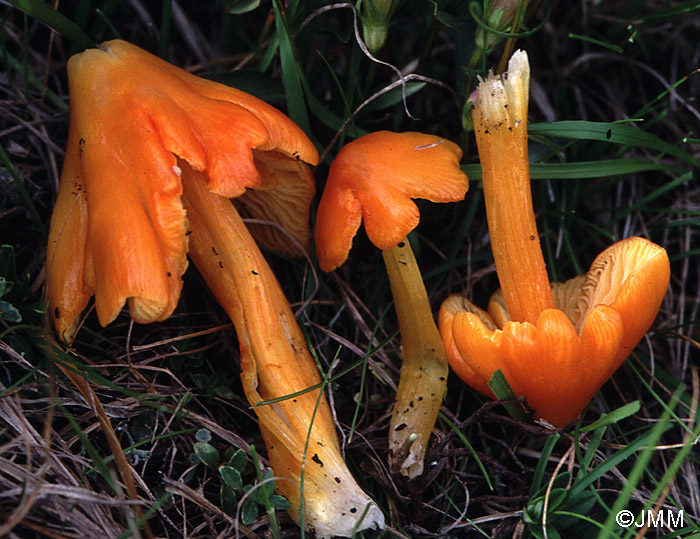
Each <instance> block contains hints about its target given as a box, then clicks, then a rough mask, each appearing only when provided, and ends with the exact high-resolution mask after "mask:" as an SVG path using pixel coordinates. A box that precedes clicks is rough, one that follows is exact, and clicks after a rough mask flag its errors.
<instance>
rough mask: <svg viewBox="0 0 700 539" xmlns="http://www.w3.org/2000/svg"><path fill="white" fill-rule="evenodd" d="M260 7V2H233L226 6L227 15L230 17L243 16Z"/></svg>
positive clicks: (244, 0) (242, 0)
mask: <svg viewBox="0 0 700 539" xmlns="http://www.w3.org/2000/svg"><path fill="white" fill-rule="evenodd" d="M259 5H260V0H233V2H231V3H230V4H229V5H228V6H226V13H229V14H230V15H243V14H244V13H249V12H251V11H253V10H254V9H256V8H257V7H258V6H259Z"/></svg>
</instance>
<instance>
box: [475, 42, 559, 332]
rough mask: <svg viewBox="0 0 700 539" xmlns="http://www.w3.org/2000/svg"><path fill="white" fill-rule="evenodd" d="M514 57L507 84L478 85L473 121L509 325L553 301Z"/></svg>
mask: <svg viewBox="0 0 700 539" xmlns="http://www.w3.org/2000/svg"><path fill="white" fill-rule="evenodd" d="M516 54H518V57H515V56H514V58H515V59H516V63H515V66H513V65H512V64H513V63H512V62H511V65H509V71H508V76H507V78H503V79H502V78H500V77H495V76H493V75H492V74H490V75H489V77H488V78H487V79H486V81H484V82H482V83H481V84H480V85H479V87H478V88H477V92H478V97H477V100H476V103H475V107H474V113H473V117H474V131H475V134H476V143H477V147H478V149H479V159H480V160H481V168H482V172H483V182H484V200H485V203H486V217H487V220H488V226H489V234H490V236H491V248H492V250H493V257H494V260H495V262H496V271H497V273H498V279H499V281H500V283H501V289H502V290H503V296H504V298H505V302H506V306H507V307H508V312H509V314H510V319H511V320H513V321H515V322H531V323H533V324H534V323H536V322H537V318H538V317H539V315H540V313H541V312H542V311H543V310H545V309H549V308H552V307H553V306H554V300H553V299H552V291H551V288H550V284H549V276H548V275H547V268H546V266H545V263H544V257H543V256H542V248H541V246H540V240H539V236H538V233H537V224H536V221H535V212H534V209H533V206H532V192H531V189H530V164H529V160H528V153H527V102H528V85H529V79H530V68H529V65H528V64H527V57H526V56H525V55H524V53H523V54H522V55H521V54H519V53H516ZM522 57H524V60H521V58H522Z"/></svg>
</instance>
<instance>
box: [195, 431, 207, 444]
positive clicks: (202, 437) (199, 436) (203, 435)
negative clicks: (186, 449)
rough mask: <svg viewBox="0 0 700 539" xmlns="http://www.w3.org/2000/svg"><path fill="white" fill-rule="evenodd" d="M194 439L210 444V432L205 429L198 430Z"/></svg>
mask: <svg viewBox="0 0 700 539" xmlns="http://www.w3.org/2000/svg"><path fill="white" fill-rule="evenodd" d="M194 437H195V439H196V440H197V441H198V442H211V432H209V431H208V430H207V429H199V430H198V431H197V432H196V433H195V435H194Z"/></svg>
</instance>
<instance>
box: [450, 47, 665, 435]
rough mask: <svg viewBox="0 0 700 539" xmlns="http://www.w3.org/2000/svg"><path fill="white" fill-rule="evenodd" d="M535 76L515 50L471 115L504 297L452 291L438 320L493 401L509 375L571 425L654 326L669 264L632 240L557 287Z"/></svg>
mask: <svg viewBox="0 0 700 539" xmlns="http://www.w3.org/2000/svg"><path fill="white" fill-rule="evenodd" d="M529 78H530V67H529V64H528V60H527V55H526V54H525V52H523V51H517V52H516V53H514V54H513V57H512V58H511V60H510V63H509V65H508V73H507V74H506V75H504V76H503V77H495V76H494V75H493V74H489V76H488V77H487V79H486V80H485V81H483V82H482V83H481V84H479V87H478V88H477V95H476V101H475V106H474V112H473V119H474V127H475V134H476V141H477V146H478V150H479V157H480V160H481V167H482V171H483V186H484V200H485V203H486V215H487V219H488V226H489V235H490V238H491V247H492V249H493V256H494V260H495V263H496V271H497V273H498V278H499V280H500V283H501V290H500V291H498V292H497V293H496V294H494V296H493V297H492V298H491V301H490V303H489V306H488V312H486V311H483V310H481V309H479V308H478V307H476V306H475V305H473V304H472V303H471V302H470V301H469V300H468V299H467V298H466V297H464V296H461V295H458V294H455V295H452V296H450V297H449V298H447V300H445V302H444V303H443V305H442V307H441V308H440V313H439V316H438V322H439V327H440V332H441V334H442V337H443V340H444V342H445V347H446V349H447V354H448V357H449V362H450V365H451V367H452V368H453V369H454V370H455V372H456V373H457V374H458V375H459V376H460V377H461V378H462V379H463V380H464V381H465V382H467V383H468V384H469V385H471V386H472V387H474V388H475V389H477V390H479V391H481V392H482V393H484V394H486V395H489V396H491V397H492V398H493V397H494V395H493V393H492V392H491V390H490V389H489V387H488V385H487V383H488V381H489V379H490V378H491V376H492V375H493V373H494V372H495V371H496V370H497V369H500V370H501V371H502V372H503V374H504V375H505V378H506V379H507V380H508V382H509V384H510V386H511V387H512V389H513V391H514V392H515V394H516V395H519V396H525V397H527V401H528V403H529V405H530V406H531V407H532V408H533V409H534V411H535V414H536V416H537V417H539V418H542V419H546V420H547V421H549V422H550V423H552V424H554V425H555V426H563V425H566V424H567V423H569V422H571V421H573V420H575V419H576V418H577V417H578V416H579V415H580V413H581V411H582V410H583V409H584V407H585V406H586V404H587V403H588V401H589V400H590V399H591V398H592V397H593V395H595V393H597V391H598V390H599V389H600V388H601V386H602V385H603V384H604V383H605V381H606V380H607V379H608V378H609V377H610V376H611V375H612V373H613V372H614V371H615V370H616V369H617V368H618V367H619V366H620V365H621V364H622V362H623V361H624V360H625V358H626V357H627V356H628V355H629V354H630V353H631V352H632V350H633V349H634V348H635V346H636V345H637V344H638V343H639V341H640V340H641V338H642V337H643V336H644V333H646V331H647V330H648V329H649V327H650V326H651V324H652V322H653V320H654V318H655V316H656V313H657V311H658V310H659V307H660V305H661V301H662V300H663V297H664V295H665V293H666V289H667V288H668V284H669V279H670V266H669V261H668V256H667V254H666V251H665V250H664V249H662V248H661V247H659V246H658V245H655V244H654V243H651V242H650V241H648V240H645V239H643V238H628V239H625V240H622V241H620V242H617V243H615V244H614V245H612V246H611V247H609V248H608V249H606V250H605V251H603V252H602V253H601V254H600V255H598V257H597V258H596V259H595V261H594V262H593V264H592V266H591V268H590V270H589V271H588V272H587V273H586V274H585V275H580V276H578V277H575V278H573V279H571V280H570V281H567V282H565V283H551V284H550V283H549V280H548V277H547V271H546V267H545V263H544V258H543V256H542V250H541V247H540V242H539V236H538V234H537V227H536V224H535V215H534V211H533V207H532V198H531V191H530V173H529V164H528V153H527V105H528V85H529ZM503 156H509V159H508V160H507V161H504V159H503Z"/></svg>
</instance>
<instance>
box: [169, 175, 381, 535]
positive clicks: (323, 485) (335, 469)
mask: <svg viewBox="0 0 700 539" xmlns="http://www.w3.org/2000/svg"><path fill="white" fill-rule="evenodd" d="M180 166H181V168H182V170H183V174H182V185H183V191H184V195H183V203H184V205H185V208H186V210H187V217H188V220H189V222H190V228H191V234H190V236H189V253H190V257H191V258H192V260H193V262H194V263H195V265H196V266H197V269H198V270H199V271H200V273H201V274H202V276H203V277H204V279H205V280H206V282H207V284H208V285H209V287H210V288H211V290H212V292H213V293H214V295H215V296H216V298H217V300H218V301H219V302H220V303H221V305H222V306H223V308H224V309H225V310H226V312H227V314H228V315H229V316H230V318H231V320H232V321H233V323H234V326H235V327H236V333H237V334H238V340H239V345H240V350H241V371H242V372H241V379H242V381H243V389H244V391H245V393H246V397H247V399H248V402H250V403H251V405H253V406H254V410H255V412H256V414H257V415H258V418H259V421H260V430H261V432H262V434H263V438H264V439H265V445H266V446H267V451H268V458H269V460H270V463H271V465H272V468H273V470H274V472H275V475H276V476H277V477H281V478H283V479H281V480H279V481H276V487H277V489H278V490H279V491H280V492H281V493H282V494H283V495H284V496H285V497H287V499H288V500H289V501H290V504H291V508H290V514H291V515H292V517H293V518H294V519H295V520H296V521H297V522H300V521H301V520H302V514H303V520H304V524H305V526H306V527H307V528H310V529H314V530H316V533H317V535H318V536H320V537H324V536H331V535H343V534H344V533H349V532H350V531H352V529H353V526H355V525H356V524H357V519H358V518H360V516H361V515H362V514H363V511H364V510H365V508H366V507H367V506H369V509H368V512H367V514H366V515H365V520H364V521H363V522H362V523H361V524H360V525H359V527H358V529H364V528H367V527H371V526H374V525H383V516H382V514H381V511H379V509H378V508H377V507H376V505H374V504H373V503H372V502H371V500H370V499H369V497H367V495H366V494H365V493H364V492H362V490H361V489H360V488H359V486H358V485H357V484H356V483H355V480H354V479H353V478H352V476H351V475H350V472H349V471H348V469H347V467H346V466H345V463H344V461H343V458H342V456H341V453H340V446H339V443H338V438H337V434H336V431H335V424H334V422H333V417H332V415H331V412H330V408H329V406H328V403H327V401H326V399H325V396H324V395H323V394H322V393H321V390H320V389H318V387H319V386H320V383H321V379H320V376H319V373H318V369H317V367H316V364H315V363H314V361H313V359H312V357H311V354H310V353H309V350H308V348H307V346H306V342H305V340H304V337H303V335H302V333H301V330H300V329H299V326H298V324H297V322H296V319H295V318H294V314H293V313H292V310H291V308H290V306H289V303H288V302H287V299H286V298H285V296H284V293H283V292H282V290H281V288H280V286H279V283H278V282H277V279H276V278H275V276H274V274H273V273H272V270H271V269H270V267H269V266H268V264H267V262H266V261H265V259H264V257H263V256H262V254H261V252H260V250H259V249H258V247H257V245H256V243H255V240H254V239H253V237H252V236H251V235H250V233H249V232H248V229H247V228H246V226H245V224H244V223H243V221H242V219H241V218H240V216H239V215H238V213H237V212H236V210H235V209H234V207H233V205H232V204H231V202H230V201H229V200H228V199H226V198H224V197H220V196H217V195H214V194H212V193H210V192H209V191H208V190H207V189H206V186H205V181H204V178H203V177H202V176H201V175H200V174H199V173H197V172H195V171H193V170H192V169H190V168H189V167H188V166H187V165H186V164H184V163H181V164H180ZM314 386H316V387H317V388H316V389H309V388H313V387H314ZM304 391H305V392H304ZM300 392H302V393H301V394H299V393H300ZM290 395H294V396H292V397H289V398H284V397H288V396H290ZM280 398H283V399H282V400H279V401H278V402H274V403H269V404H262V405H259V403H262V402H263V401H270V400H274V399H280ZM302 476H303V486H302ZM301 489H303V505H302V497H301V492H302V490H301Z"/></svg>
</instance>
